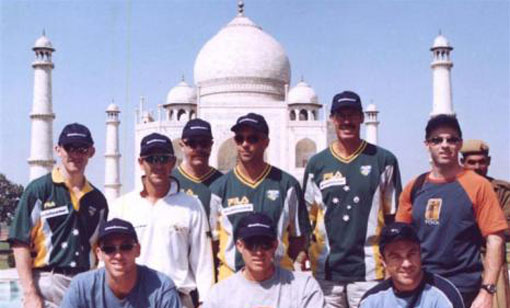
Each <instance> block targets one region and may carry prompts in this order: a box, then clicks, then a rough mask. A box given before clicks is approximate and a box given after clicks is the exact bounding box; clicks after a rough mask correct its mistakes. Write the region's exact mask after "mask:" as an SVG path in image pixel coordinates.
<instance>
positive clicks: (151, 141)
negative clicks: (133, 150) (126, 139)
mask: <svg viewBox="0 0 510 308" xmlns="http://www.w3.org/2000/svg"><path fill="white" fill-rule="evenodd" d="M154 152H157V153H162V154H169V155H174V147H173V146H172V141H170V138H168V137H167V136H165V135H161V134H158V133H152V134H150V135H147V136H145V137H143V139H142V142H141V143H140V156H146V155H149V154H153V153H154Z"/></svg>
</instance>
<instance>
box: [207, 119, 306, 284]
mask: <svg viewBox="0 0 510 308" xmlns="http://www.w3.org/2000/svg"><path fill="white" fill-rule="evenodd" d="M231 131H232V132H234V134H235V135H234V141H235V143H236V148H237V165H236V166H235V167H234V169H233V170H232V171H230V172H228V173H227V174H225V175H224V176H223V177H221V178H219V179H218V180H217V181H216V182H214V183H213V185H211V193H212V195H211V207H210V208H211V214H210V225H211V229H212V232H213V239H214V240H216V241H218V242H219V247H220V248H219V253H218V258H219V260H220V266H219V270H218V280H222V279H224V278H226V277H228V276H230V275H232V274H233V273H235V272H236V271H238V270H239V269H240V268H241V267H242V266H243V265H244V264H243V259H242V258H241V256H240V254H239V252H238V251H236V249H235V242H234V239H233V234H234V230H236V227H237V225H238V223H239V220H240V219H241V218H243V217H244V216H246V215H248V214H250V213H253V212H259V213H264V214H266V215H268V216H269V217H271V219H272V220H273V221H275V222H276V225H277V226H278V228H277V237H278V240H279V247H278V249H277V251H276V254H275V259H276V262H277V263H279V264H280V265H281V266H282V267H284V268H286V269H290V270H292V269H293V262H294V260H295V259H296V258H297V257H298V255H300V256H302V255H304V254H305V249H306V248H305V247H306V244H307V243H306V241H307V239H308V236H309V234H310V229H311V228H310V223H309V221H308V217H307V216H308V214H307V211H306V207H305V204H304V200H303V198H302V191H301V187H300V185H299V183H298V181H297V180H296V179H295V178H294V177H292V176H291V175H289V174H288V173H286V172H284V171H282V170H280V169H278V168H276V167H273V166H271V165H270V164H268V163H266V162H265V161H264V152H265V150H266V148H267V146H268V145H269V127H268V125H267V123H266V120H265V119H264V117H263V116H261V115H259V114H255V113H248V114H247V115H244V116H241V117H239V119H237V122H236V124H235V125H234V126H232V128H231Z"/></svg>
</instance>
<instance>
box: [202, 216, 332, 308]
mask: <svg viewBox="0 0 510 308" xmlns="http://www.w3.org/2000/svg"><path fill="white" fill-rule="evenodd" d="M234 239H235V246H236V248H237V250H238V251H239V254H240V255H241V256H242V259H243V260H244V267H243V268H242V269H241V270H240V271H238V272H237V273H236V274H235V275H233V276H231V277H229V278H227V279H225V280H223V281H220V282H219V283H218V284H217V285H215V286H214V287H213V288H212V289H211V292H210V294H209V297H208V298H207V299H206V301H205V302H204V305H203V308H230V307H232V308H244V307H246V308H252V307H279V308H291V307H299V308H321V307H323V306H324V296H323V294H322V291H321V289H320V287H319V285H318V283H317V281H315V279H314V278H313V277H312V276H311V275H310V274H309V273H307V274H305V273H299V272H291V271H288V270H285V269H283V268H281V267H280V266H278V265H276V264H275V260H274V259H275V252H276V250H277V249H278V239H277V236H276V228H275V226H274V223H273V221H272V220H271V218H269V217H268V216H267V215H265V214H262V213H251V214H248V215H246V216H244V217H243V218H242V219H241V221H240V222H239V225H238V226H237V228H236V231H235V232H234Z"/></svg>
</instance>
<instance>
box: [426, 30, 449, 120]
mask: <svg viewBox="0 0 510 308" xmlns="http://www.w3.org/2000/svg"><path fill="white" fill-rule="evenodd" d="M452 49H453V47H451V46H450V44H449V43H448V40H447V39H446V38H445V37H444V36H442V35H441V33H439V35H438V36H437V37H436V39H435V40H434V45H433V46H432V48H430V50H431V51H432V55H433V60H432V63H431V65H430V66H431V68H432V83H433V104H432V113H431V116H435V115H438V114H455V112H454V111H453V103H452V84H451V77H450V70H451V68H452V66H453V63H452V61H451V60H450V51H451V50H452Z"/></svg>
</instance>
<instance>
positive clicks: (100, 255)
mask: <svg viewBox="0 0 510 308" xmlns="http://www.w3.org/2000/svg"><path fill="white" fill-rule="evenodd" d="M96 255H97V257H98V258H99V260H101V261H103V262H104V260H103V252H102V251H101V248H100V247H99V245H98V246H97V247H96Z"/></svg>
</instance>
